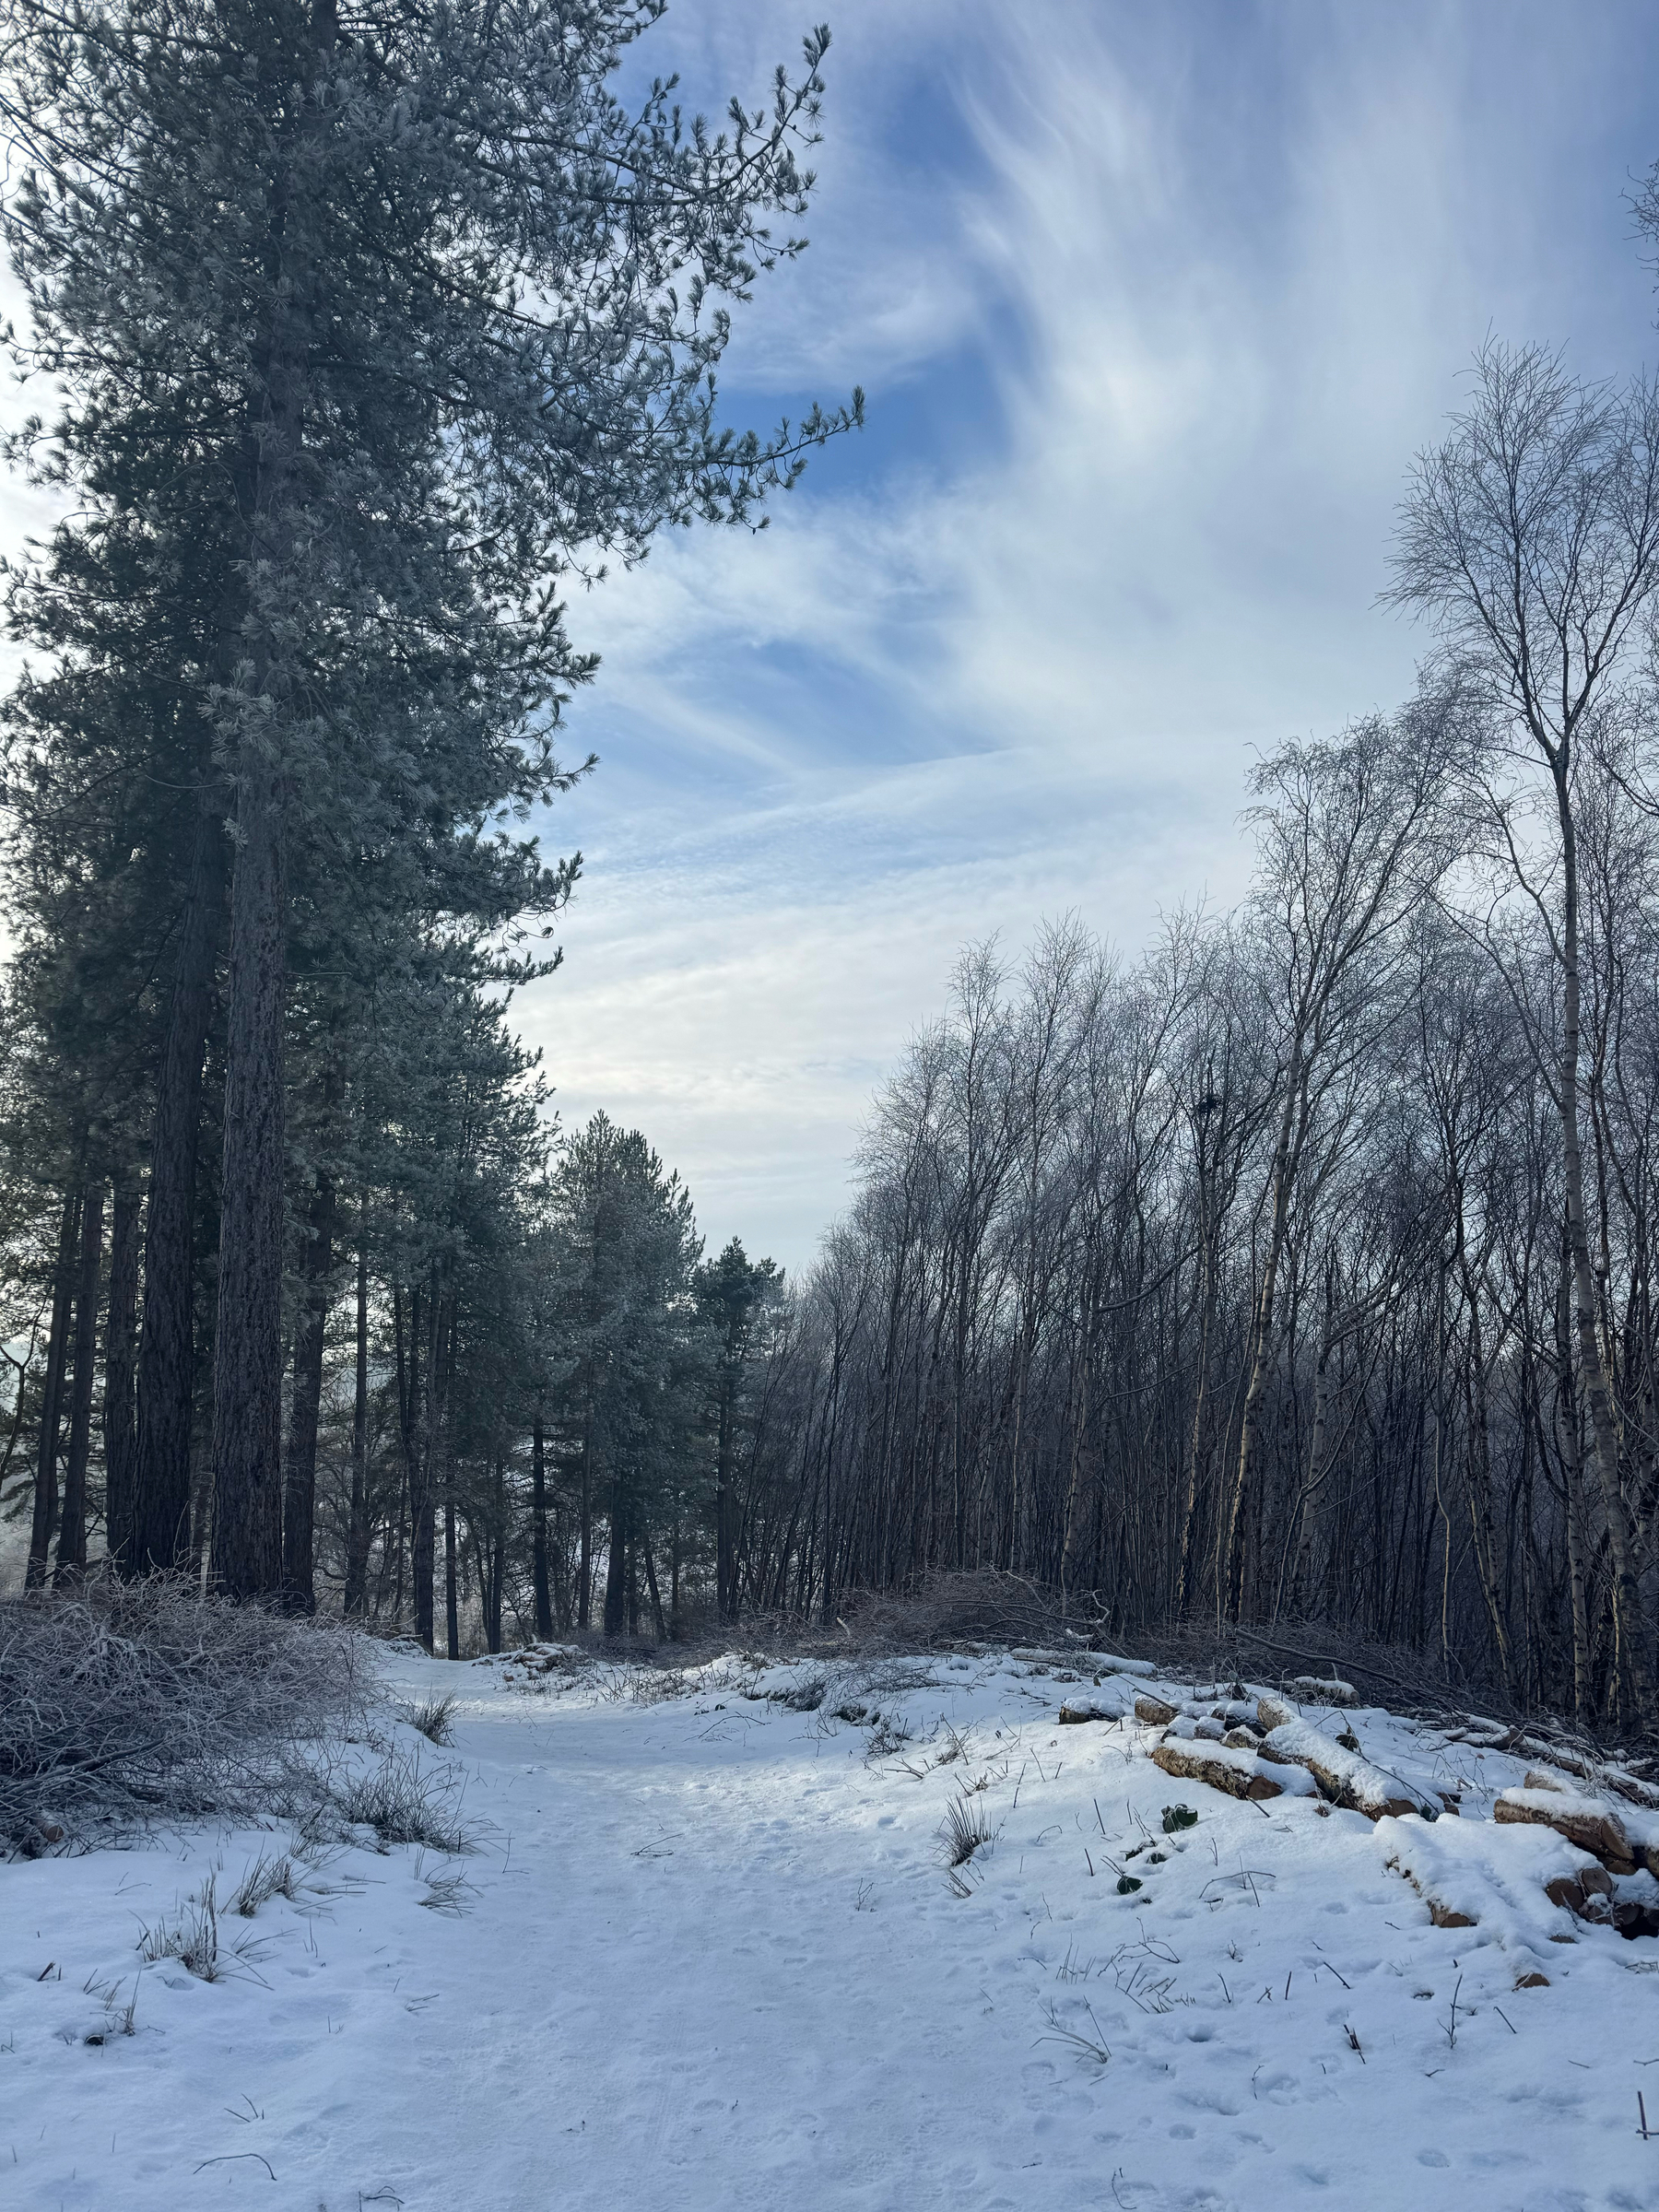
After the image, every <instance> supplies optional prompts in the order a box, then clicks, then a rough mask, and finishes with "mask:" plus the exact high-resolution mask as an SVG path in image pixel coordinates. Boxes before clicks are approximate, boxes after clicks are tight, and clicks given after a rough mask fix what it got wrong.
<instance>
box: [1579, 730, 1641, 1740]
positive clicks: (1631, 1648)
mask: <svg viewBox="0 0 1659 2212" xmlns="http://www.w3.org/2000/svg"><path fill="white" fill-rule="evenodd" d="M1559 761H1560V764H1559V766H1558V768H1557V772H1556V803H1557V811H1558V818H1559V823H1560V830H1561V910H1562V912H1561V959H1562V979H1561V981H1562V998H1561V1014H1562V1022H1561V1061H1560V1068H1559V1077H1558V1080H1557V1084H1556V1096H1557V1103H1558V1108H1559V1114H1560V1122H1561V1167H1562V1177H1563V1181H1564V1183H1565V1186H1566V1196H1567V1238H1568V1246H1569V1250H1570V1252H1571V1260H1572V1292H1573V1317H1574V1321H1575V1323H1576V1331H1577V1337H1578V1355H1579V1373H1580V1376H1581V1378H1582V1381H1583V1392H1584V1398H1585V1402H1586V1405H1587V1407H1588V1410H1589V1414H1590V1436H1591V1453H1590V1456H1591V1459H1592V1461H1593V1462H1594V1469H1595V1480H1596V1488H1597V1490H1598V1491H1599V1493H1600V1497H1601V1505H1602V1512H1603V1513H1604V1514H1605V1516H1606V1524H1607V1547H1608V1550H1609V1553H1610V1554H1611V1564H1612V1578H1611V1579H1612V1584H1613V1632H1614V1641H1615V1647H1616V1648H1615V1654H1614V1655H1615V1662H1616V1677H1617V1679H1618V1685H1619V1698H1620V1714H1619V1717H1620V1718H1621V1720H1623V1721H1625V1722H1626V1723H1645V1721H1646V1720H1647V1719H1648V1717H1649V1708H1650V1705H1651V1703H1652V1700H1653V1670H1652V1668H1651V1666H1650V1665H1649V1663H1648V1653H1647V1630H1646V1627H1645V1624H1644V1623H1643V1621H1642V1618H1641V1591H1640V1589H1639V1587H1638V1584H1637V1578H1636V1564H1635V1556H1634V1555H1635V1545H1634V1541H1633V1538H1632V1534H1631V1529H1630V1513H1629V1512H1628V1510H1627V1508H1626V1505H1625V1498H1624V1488H1623V1485H1622V1483H1621V1482H1620V1480H1619V1466H1618V1422H1617V1420H1616V1418H1615V1416H1614V1410H1613V1394H1612V1392H1611V1391H1610V1390H1609V1389H1608V1387H1607V1371H1606V1364H1605V1362H1604V1360H1603V1359H1602V1347H1601V1337H1600V1334H1599V1332H1598V1331H1597V1328H1596V1315H1595V1286H1594V1278H1593V1276H1592V1271H1591V1266H1590V1238H1589V1230H1588V1225H1587V1222H1586V1218H1585V1213H1584V1154H1583V1139H1582V1133H1581V1130H1580V1126H1579V1091H1580V1087H1581V1081H1582V1077H1581V1073H1580V1068H1579V1058H1580V1046H1581V1035H1582V1020H1581V1013H1580V984H1579V885H1578V847H1577V841H1576V834H1575V825H1574V822H1573V818H1572V802H1571V793H1570V790H1569V787H1568V783H1567V778H1566V771H1565V754H1564V753H1563V754H1562V755H1561V756H1560V757H1559Z"/></svg>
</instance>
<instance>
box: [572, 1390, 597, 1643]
mask: <svg viewBox="0 0 1659 2212" xmlns="http://www.w3.org/2000/svg"><path fill="white" fill-rule="evenodd" d="M581 1546H582V1548H581V1554H580V1559H579V1563H578V1566H577V1570H576V1575H577V1580H576V1626H577V1627H578V1628H579V1629H585V1628H586V1627H587V1625H588V1620H589V1616H590V1611H591V1608H592V1605H593V1590H594V1362H593V1359H592V1357H591V1355H590V1357H589V1359H588V1363H587V1390H586V1396H585V1400H584V1404H583V1407H582V1533H581Z"/></svg>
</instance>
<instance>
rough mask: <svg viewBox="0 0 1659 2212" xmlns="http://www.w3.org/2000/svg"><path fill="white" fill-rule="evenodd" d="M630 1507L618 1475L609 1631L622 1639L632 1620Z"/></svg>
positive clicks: (608, 1582) (609, 1563)
mask: <svg viewBox="0 0 1659 2212" xmlns="http://www.w3.org/2000/svg"><path fill="white" fill-rule="evenodd" d="M626 1513H627V1507H626V1504H625V1501H624V1500H623V1496H622V1478H621V1476H620V1475H618V1476H617V1477H615V1478H614V1480H613V1482H612V1484H611V1510H610V1529H609V1532H608V1539H609V1540H608V1542H607V1544H606V1567H605V1632H606V1635H607V1636H620V1635H621V1633H622V1630H623V1628H624V1626H625V1624H626V1621H627V1618H628V1560H627V1557H626V1554H627V1550H628V1527H627V1519H626Z"/></svg>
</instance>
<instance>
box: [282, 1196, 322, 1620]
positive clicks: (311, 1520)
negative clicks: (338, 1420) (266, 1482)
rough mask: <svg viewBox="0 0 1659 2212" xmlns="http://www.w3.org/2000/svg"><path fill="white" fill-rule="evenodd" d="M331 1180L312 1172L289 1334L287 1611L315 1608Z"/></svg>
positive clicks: (284, 1572)
mask: <svg viewBox="0 0 1659 2212" xmlns="http://www.w3.org/2000/svg"><path fill="white" fill-rule="evenodd" d="M334 1237H335V1186H334V1183H333V1182H332V1181H331V1180H330V1179H329V1177H328V1176H326V1175H319V1176H318V1177H317V1187H316V1190H315V1192H314V1194H312V1206H311V1241H310V1242H309V1243H308V1244H307V1246H306V1249H305V1268H304V1275H305V1300H304V1305H303V1308H302V1310H301V1312H300V1326H299V1329H298V1331H297V1333H296V1335H295V1340H294V1395H293V1400H292V1403H291V1404H290V1406H289V1408H288V1465H287V1468H286V1470H285V1472H284V1477H283V1488H282V1598H283V1604H284V1606H286V1607H287V1609H288V1611H289V1612H291V1613H314V1612H315V1611H316V1609H317V1591H316V1560H315V1547H316V1537H315V1521H316V1502H317V1417H318V1413H319V1410H320V1408H321V1406H322V1402H323V1349H324V1334H325V1331H326V1327H327V1323H328V1285H329V1277H330V1276H331V1274H332V1273H333V1270H334Z"/></svg>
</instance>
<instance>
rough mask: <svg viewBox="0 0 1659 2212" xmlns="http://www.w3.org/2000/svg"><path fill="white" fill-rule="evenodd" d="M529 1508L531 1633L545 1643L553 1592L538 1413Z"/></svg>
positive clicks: (549, 1629)
mask: <svg viewBox="0 0 1659 2212" xmlns="http://www.w3.org/2000/svg"><path fill="white" fill-rule="evenodd" d="M530 1509H531V1519H532V1528H533V1539H534V1543H535V1633H536V1634H537V1636H539V1637H540V1638H541V1639H542V1641H544V1642H547V1641H551V1638H552V1635H553V1590H552V1582H551V1577H550V1576H549V1574H548V1571H547V1566H548V1562H547V1440H546V1437H545V1436H544V1434H543V1432H542V1420H541V1415H540V1413H539V1411H538V1412H537V1414H536V1417H535V1425H534V1426H533V1428H532V1429H531V1431H530Z"/></svg>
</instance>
